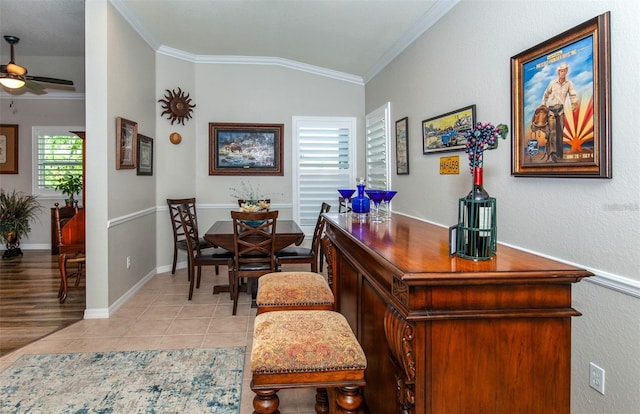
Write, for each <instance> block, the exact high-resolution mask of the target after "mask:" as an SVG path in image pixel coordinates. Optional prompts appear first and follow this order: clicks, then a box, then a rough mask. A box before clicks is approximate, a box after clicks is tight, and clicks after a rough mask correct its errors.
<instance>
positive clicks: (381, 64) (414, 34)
mask: <svg viewBox="0 0 640 414" xmlns="http://www.w3.org/2000/svg"><path fill="white" fill-rule="evenodd" d="M459 2H460V0H437V1H436V2H435V4H434V5H433V6H432V7H431V8H430V9H429V10H428V11H427V12H426V13H425V14H424V15H423V16H422V17H421V18H420V20H418V22H417V23H416V24H415V25H414V26H413V27H412V28H411V29H410V30H409V31H408V32H407V33H405V34H404V36H402V37H401V38H400V39H399V40H398V41H397V42H396V43H395V44H394V45H393V46H392V47H391V49H389V50H388V51H387V52H386V53H385V54H384V55H382V57H381V58H380V59H379V60H378V61H377V62H376V63H375V64H374V65H373V67H372V68H371V69H369V71H368V72H367V73H366V74H365V76H364V83H367V82H369V81H370V80H371V79H373V78H374V77H375V76H376V75H377V74H378V73H380V72H381V71H382V70H383V69H384V68H385V67H386V66H387V65H388V64H389V63H391V62H392V61H393V59H395V58H396V57H398V55H399V54H400V53H402V52H403V51H404V50H405V49H406V48H408V47H409V45H411V44H412V43H413V42H415V41H416V39H417V38H418V37H420V36H422V34H423V33H424V32H426V31H427V30H429V29H430V28H431V26H433V25H434V24H436V22H437V21H438V20H440V19H441V18H442V16H444V15H445V14H447V13H448V12H449V10H451V9H452V8H453V7H454V6H455V5H456V4H458V3H459Z"/></svg>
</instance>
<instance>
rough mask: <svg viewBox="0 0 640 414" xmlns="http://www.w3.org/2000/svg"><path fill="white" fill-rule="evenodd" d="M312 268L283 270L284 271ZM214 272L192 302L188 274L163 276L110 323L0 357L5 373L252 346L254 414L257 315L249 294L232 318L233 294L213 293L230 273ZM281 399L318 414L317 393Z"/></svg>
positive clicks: (289, 413) (291, 407)
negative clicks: (79, 361)
mask: <svg viewBox="0 0 640 414" xmlns="http://www.w3.org/2000/svg"><path fill="white" fill-rule="evenodd" d="M307 269H308V266H306V267H305V266H303V267H300V266H296V265H289V266H288V267H285V266H283V270H307ZM213 273H214V272H213V268H210V267H204V268H203V275H202V281H201V284H200V289H194V294H193V299H192V300H191V301H189V300H187V296H188V291H189V282H188V281H187V275H186V269H179V270H178V271H176V274H175V275H171V273H169V272H167V273H160V274H158V275H156V276H154V277H153V278H152V279H151V280H149V282H148V283H147V284H145V285H144V286H143V287H142V288H141V289H140V290H139V291H138V292H136V294H135V295H134V296H133V297H132V298H131V299H130V300H128V301H127V302H126V303H125V304H124V305H123V306H122V307H121V308H120V309H118V310H117V311H116V312H114V314H113V315H112V316H111V317H110V318H109V319H85V320H82V321H80V322H77V323H75V324H73V325H71V326H69V327H67V328H64V329H62V330H60V331H58V332H55V333H53V334H51V335H49V336H47V337H45V338H42V339H40V340H38V341H36V342H33V343H31V344H29V345H27V346H25V347H23V348H20V349H18V350H16V351H15V352H13V353H10V354H8V355H6V356H4V357H2V358H0V370H3V369H5V368H6V367H7V366H9V365H10V364H11V363H12V362H13V361H15V360H16V359H17V358H18V357H20V355H22V354H48V353H58V352H60V353H62V352H95V351H126V350H144V349H171V348H210V347H226V346H246V347H247V356H246V359H245V370H244V372H245V378H244V381H243V389H242V401H241V409H240V414H251V413H252V412H253V405H252V401H253V395H254V394H253V392H252V391H251V388H250V387H249V383H250V381H251V376H250V369H249V363H250V361H249V359H250V353H251V340H252V335H253V321H254V318H255V315H256V310H255V309H252V308H251V301H250V297H249V295H247V294H246V293H240V298H239V303H238V311H237V315H236V316H232V315H231V311H232V306H233V301H232V300H231V299H230V297H229V294H228V293H221V294H217V295H213V294H212V291H213V286H214V285H215V284H226V281H227V280H228V279H227V269H226V267H220V275H218V276H215V275H214V274H213ZM69 294H70V295H72V294H73V290H71V291H70V293H69ZM247 373H249V375H247ZM278 395H279V397H280V407H279V409H280V412H281V413H282V414H293V413H295V414H314V413H315V410H314V404H315V390H313V389H303V390H282V391H280V392H278Z"/></svg>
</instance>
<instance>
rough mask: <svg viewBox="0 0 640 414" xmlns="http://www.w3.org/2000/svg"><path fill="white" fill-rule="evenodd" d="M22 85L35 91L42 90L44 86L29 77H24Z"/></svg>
mask: <svg viewBox="0 0 640 414" xmlns="http://www.w3.org/2000/svg"><path fill="white" fill-rule="evenodd" d="M24 86H25V87H26V88H27V89H30V90H32V91H35V92H39V91H43V90H44V86H42V85H40V84H39V83H37V82H34V81H32V80H30V79H25V84H24Z"/></svg>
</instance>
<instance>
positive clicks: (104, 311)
mask: <svg viewBox="0 0 640 414" xmlns="http://www.w3.org/2000/svg"><path fill="white" fill-rule="evenodd" d="M169 270H171V269H169ZM157 274H158V272H157V270H156V269H153V270H152V271H150V272H149V273H147V275H146V276H145V277H143V278H142V279H140V281H139V282H138V283H136V284H135V285H133V286H132V287H131V289H129V290H128V291H127V293H125V294H124V295H122V296H120V297H119V298H118V300H116V301H115V302H114V303H113V304H112V305H111V306H109V308H96V309H85V311H84V319H106V318H109V316H110V315H113V313H114V312H115V311H117V310H118V309H120V307H121V306H122V305H124V304H125V303H126V302H127V301H128V300H129V299H131V297H133V295H135V294H136V292H138V291H139V290H140V289H141V288H142V287H143V286H144V285H145V284H146V283H147V282H148V281H149V280H151V278H152V277H154V276H155V275H157Z"/></svg>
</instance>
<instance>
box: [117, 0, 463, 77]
mask: <svg viewBox="0 0 640 414" xmlns="http://www.w3.org/2000/svg"><path fill="white" fill-rule="evenodd" d="M109 2H110V3H111V4H112V5H113V6H114V7H115V9H116V10H117V11H118V12H119V13H120V14H121V15H122V17H123V18H124V19H125V20H126V21H127V22H128V23H129V24H130V25H131V27H132V28H133V29H134V30H135V31H136V32H137V33H138V34H139V35H140V36H141V37H142V38H143V39H144V41H145V42H147V44H149V46H151V48H152V49H153V50H155V51H156V53H159V54H162V55H165V56H170V57H174V58H176V59H181V60H185V61H188V62H193V63H212V64H234V65H275V66H281V67H285V68H289V69H294V70H299V71H302V72H307V73H312V74H315V75H319V76H326V77H328V78H332V79H337V80H341V81H345V82H351V83H355V84H358V85H364V84H366V83H367V82H368V81H369V80H371V79H372V78H373V77H374V76H376V75H377V74H378V73H380V71H381V70H382V69H384V68H385V67H386V66H387V65H388V64H389V63H391V62H392V61H393V59H395V58H396V57H397V56H398V55H399V54H400V53H402V51H404V50H405V49H406V48H407V47H408V46H409V45H410V44H411V43H413V42H414V41H415V40H416V39H417V38H418V37H420V36H421V35H422V34H423V33H424V32H426V31H427V30H428V29H429V28H430V27H431V26H433V25H434V24H435V23H436V22H437V21H438V20H439V19H440V18H442V16H444V15H445V14H447V13H448V12H449V10H451V9H452V8H453V7H454V6H455V5H456V4H458V3H459V2H460V0H437V1H436V2H435V3H434V5H433V6H432V7H431V8H430V9H429V10H428V11H427V12H426V13H425V14H424V15H423V16H422V17H421V18H420V20H418V22H417V23H416V24H415V25H414V26H413V27H412V28H411V29H410V30H409V31H408V32H407V33H405V35H404V36H402V37H401V38H400V40H398V42H396V43H395V45H394V46H393V47H392V48H391V49H389V50H388V51H387V52H386V53H385V54H384V55H383V56H382V57H381V58H380V59H379V60H378V61H377V62H376V63H375V64H374V65H373V67H372V68H371V69H370V70H369V71H368V72H367V74H366V75H365V76H364V77H362V76H357V75H353V74H349V73H345V72H339V71H335V70H331V69H327V68H323V67H319V66H314V65H308V64H306V63H301V62H297V61H294V60H289V59H282V58H278V57H264V56H222V55H219V56H209V55H194V54H192V53H188V52H185V51H182V50H178V49H174V48H172V47H168V46H165V45H161V44H159V42H158V41H157V40H156V39H155V38H154V37H153V36H152V35H151V33H150V32H149V31H148V30H147V29H146V28H145V27H144V26H143V25H142V23H140V21H139V20H138V19H137V18H136V17H135V16H134V15H133V13H132V12H131V10H130V9H129V8H128V7H127V6H126V4H124V3H123V2H122V0H109Z"/></svg>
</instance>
